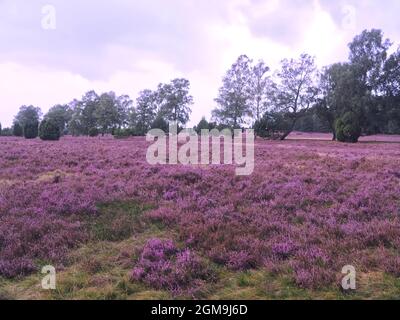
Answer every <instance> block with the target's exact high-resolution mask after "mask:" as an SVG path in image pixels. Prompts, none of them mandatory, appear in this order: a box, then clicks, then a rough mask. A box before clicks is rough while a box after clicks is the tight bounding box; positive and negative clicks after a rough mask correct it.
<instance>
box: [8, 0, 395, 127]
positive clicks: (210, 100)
mask: <svg viewBox="0 0 400 320" xmlns="http://www.w3.org/2000/svg"><path fill="white" fill-rule="evenodd" d="M399 12H400V1H399V0H385V1H378V0H338V1H332V0H146V1H142V0H114V1H109V0H79V1H78V0H69V1H67V0H53V1H50V0H45V1H40V0H30V1H26V0H0V98H1V100H0V122H1V123H2V126H3V127H6V126H10V125H11V124H12V120H13V117H14V116H15V114H16V113H17V112H18V109H19V107H20V106H21V105H34V106H38V107H40V108H41V109H42V110H43V112H44V113H45V112H46V111H47V110H48V109H49V108H50V107H52V106H53V105H55V104H59V103H68V102H70V101H72V100H73V99H75V98H78V99H79V98H80V97H82V95H83V94H84V93H85V92H87V91H89V90H92V89H94V90H95V91H96V92H97V93H102V92H108V91H115V92H116V93H117V94H128V95H130V97H131V98H132V99H133V100H135V99H136V97H137V94H138V93H139V92H140V91H141V90H144V89H155V88H156V87H157V85H158V83H160V82H163V83H165V82H169V81H170V80H172V79H174V78H177V77H185V78H187V79H189V80H190V83H191V94H192V95H193V97H194V101H195V103H194V105H193V106H192V110H193V112H192V116H191V121H190V123H189V125H194V124H196V123H197V122H198V121H199V120H200V119H201V117H202V116H205V117H206V118H208V119H209V118H210V115H211V110H212V109H213V108H214V107H215V106H216V105H215V102H214V99H215V97H216V96H217V94H218V88H219V87H220V86H221V83H222V77H223V76H224V74H225V72H226V71H227V70H228V69H229V67H230V66H231V65H232V63H234V62H235V60H236V59H237V58H238V56H239V55H241V54H246V55H248V56H249V57H250V58H252V59H254V60H255V61H257V60H259V59H263V60H264V61H265V62H266V64H267V65H269V66H270V68H271V69H272V70H274V69H276V68H278V67H279V62H280V61H281V60H282V59H283V58H296V57H298V56H299V55H300V54H301V53H308V54H311V55H313V56H315V57H316V61H317V64H318V66H320V67H322V66H324V65H329V64H331V63H334V62H338V61H346V60H347V57H348V48H347V45H348V43H349V42H350V41H351V40H352V39H353V37H354V36H355V35H357V34H359V33H361V32H362V30H364V29H372V28H378V29H382V30H383V31H384V33H385V36H386V37H388V38H390V39H391V40H392V42H394V45H393V48H394V49H395V48H397V47H398V45H400V19H398V13H399Z"/></svg>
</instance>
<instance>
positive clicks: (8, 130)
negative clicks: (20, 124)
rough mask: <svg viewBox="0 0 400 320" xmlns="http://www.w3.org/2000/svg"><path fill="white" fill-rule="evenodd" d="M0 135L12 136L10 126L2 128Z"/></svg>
mask: <svg viewBox="0 0 400 320" xmlns="http://www.w3.org/2000/svg"><path fill="white" fill-rule="evenodd" d="M1 135H2V136H3V137H12V136H13V130H12V129H11V128H4V129H2V130H1Z"/></svg>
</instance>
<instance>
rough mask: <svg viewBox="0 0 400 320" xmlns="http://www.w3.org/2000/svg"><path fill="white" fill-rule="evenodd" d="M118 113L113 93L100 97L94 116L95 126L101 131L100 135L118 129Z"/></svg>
mask: <svg viewBox="0 0 400 320" xmlns="http://www.w3.org/2000/svg"><path fill="white" fill-rule="evenodd" d="M118 111H119V110H118V103H117V97H116V95H115V93H114V92H108V93H103V94H102V95H100V97H99V101H98V104H97V105H96V108H95V111H94V115H95V118H96V126H97V127H99V128H100V129H101V134H102V135H104V134H106V133H109V132H110V131H111V130H112V129H116V128H117V127H118V125H119V123H120V119H119V113H118Z"/></svg>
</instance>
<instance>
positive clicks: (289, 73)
mask: <svg viewBox="0 0 400 320" xmlns="http://www.w3.org/2000/svg"><path fill="white" fill-rule="evenodd" d="M316 80H317V69H316V67H315V64H314V58H312V57H311V56H309V55H307V54H302V55H301V56H300V59H298V60H294V59H291V60H287V59H285V60H283V61H282V66H281V70H279V71H278V72H277V74H276V79H275V81H274V82H273V84H272V85H271V102H270V104H271V109H272V111H273V112H275V113H280V114H282V116H283V118H284V119H285V123H286V122H289V125H288V126H287V127H286V125H285V127H286V128H285V130H284V131H283V133H282V136H281V140H285V139H286V137H287V136H288V135H289V134H290V133H291V132H292V131H293V128H294V127H295V125H296V122H297V120H298V119H299V118H301V117H302V116H303V115H304V114H305V112H306V111H307V110H308V109H309V108H310V107H311V106H312V105H313V103H314V102H315V101H316V97H317V93H318V87H317V84H316Z"/></svg>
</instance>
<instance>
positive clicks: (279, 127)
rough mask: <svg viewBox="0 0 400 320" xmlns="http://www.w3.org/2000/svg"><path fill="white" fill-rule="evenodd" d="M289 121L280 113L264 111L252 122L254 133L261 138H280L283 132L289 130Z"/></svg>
mask: <svg viewBox="0 0 400 320" xmlns="http://www.w3.org/2000/svg"><path fill="white" fill-rule="evenodd" d="M289 122H290V121H288V119H286V118H285V116H284V115H283V114H280V113H266V114H265V115H264V116H263V118H262V119H260V120H257V121H256V122H255V124H254V131H255V134H256V135H257V136H259V137H261V138H269V139H274V140H277V139H280V138H281V137H282V134H283V132H285V131H287V130H289V128H290V124H289Z"/></svg>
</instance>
